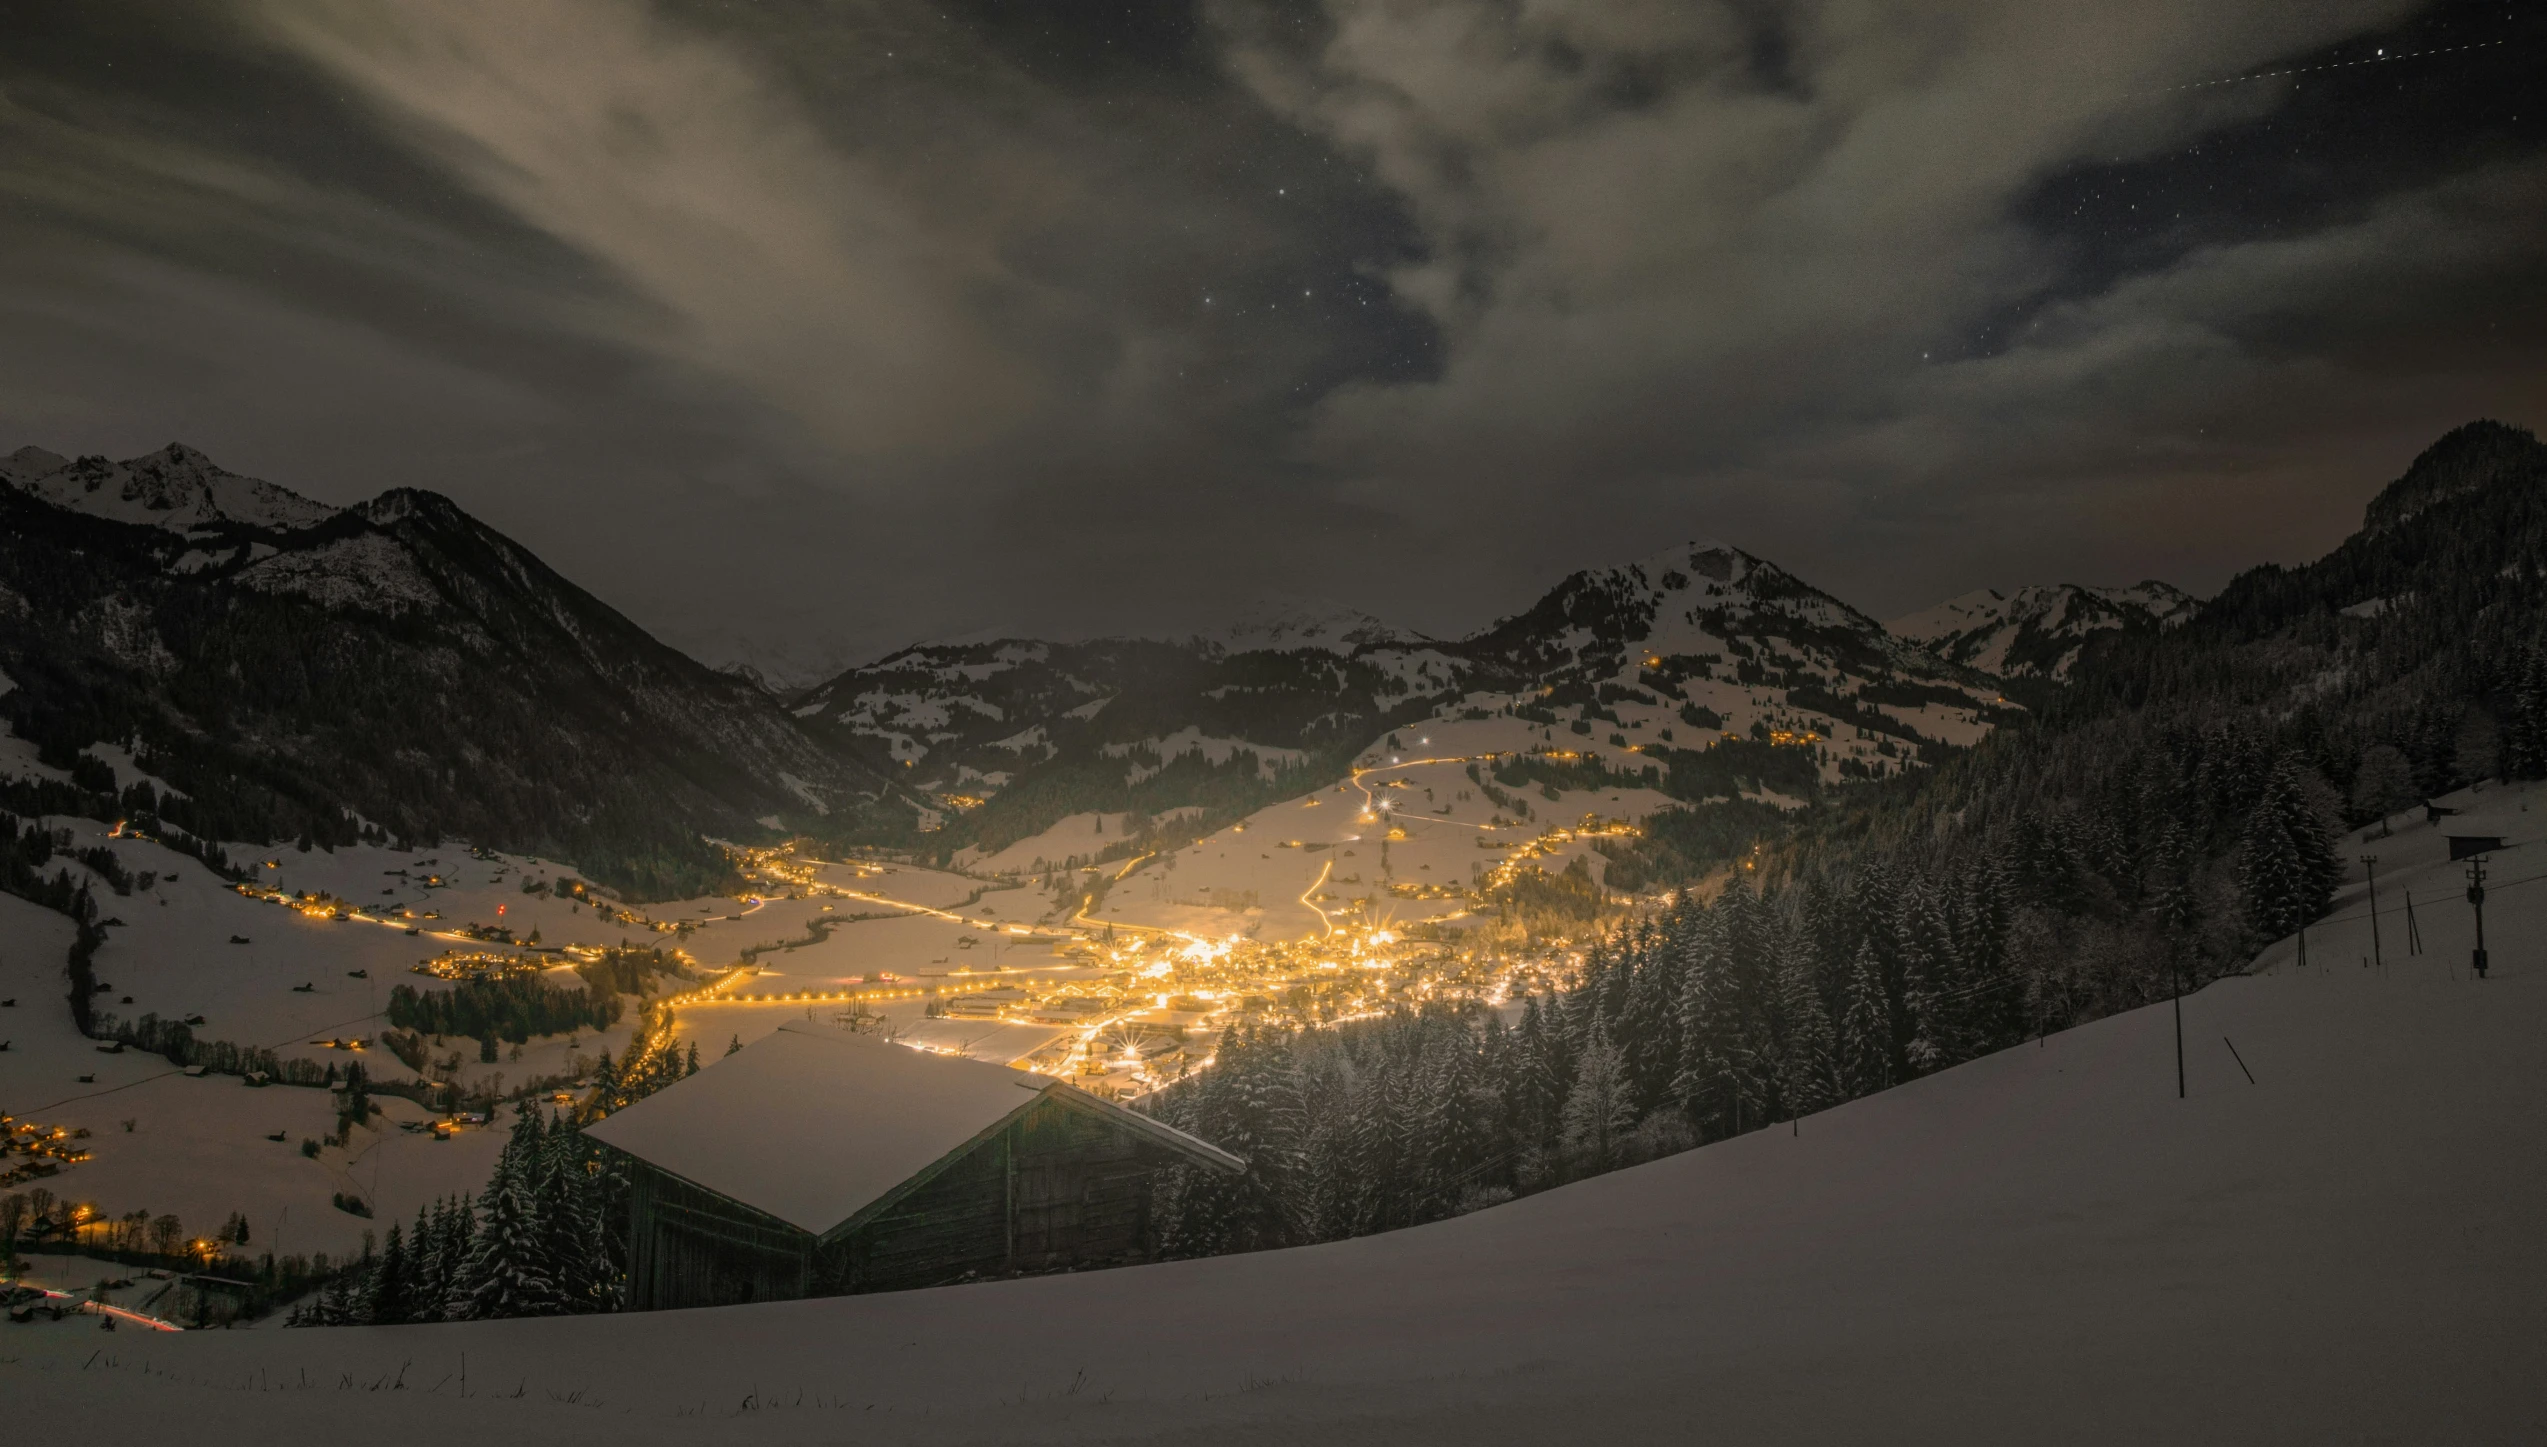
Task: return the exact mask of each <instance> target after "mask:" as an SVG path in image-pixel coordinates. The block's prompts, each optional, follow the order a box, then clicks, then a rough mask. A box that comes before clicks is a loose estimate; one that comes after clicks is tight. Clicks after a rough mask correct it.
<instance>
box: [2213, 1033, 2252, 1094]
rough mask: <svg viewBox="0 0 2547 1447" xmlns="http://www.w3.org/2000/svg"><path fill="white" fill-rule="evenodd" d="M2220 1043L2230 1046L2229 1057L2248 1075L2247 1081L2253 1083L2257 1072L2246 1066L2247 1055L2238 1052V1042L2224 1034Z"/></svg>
mask: <svg viewBox="0 0 2547 1447" xmlns="http://www.w3.org/2000/svg"><path fill="white" fill-rule="evenodd" d="M2220 1043H2221V1044H2223V1045H2226V1046H2227V1047H2229V1058H2230V1059H2231V1060H2234V1061H2236V1062H2237V1068H2238V1069H2239V1070H2240V1071H2241V1072H2243V1073H2244V1074H2245V1076H2246V1083H2247V1084H2249V1085H2253V1084H2254V1083H2255V1072H2254V1071H2252V1070H2248V1069H2247V1068H2246V1057H2245V1056H2243V1055H2240V1054H2238V1053H2237V1042H2236V1041H2234V1040H2231V1039H2230V1038H2229V1037H2227V1036H2226V1035H2223V1036H2221V1037H2220Z"/></svg>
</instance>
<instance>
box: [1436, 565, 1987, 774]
mask: <svg viewBox="0 0 2547 1447" xmlns="http://www.w3.org/2000/svg"><path fill="white" fill-rule="evenodd" d="M1460 648H1461V650H1462V652H1463V653H1464V654H1465V656H1466V657H1468V658H1469V659H1471V660H1473V661H1474V663H1475V665H1476V666H1477V667H1478V669H1479V670H1480V671H1481V673H1482V674H1485V675H1488V676H1492V675H1500V676H1501V677H1502V678H1503V679H1504V680H1506V682H1507V684H1508V685H1509V684H1518V685H1519V686H1521V687H1522V688H1524V689H1525V690H1527V689H1531V688H1535V690H1536V692H1537V693H1538V695H1539V697H1538V699H1537V700H1535V701H1531V702H1525V703H1521V704H1518V705H1516V707H1515V709H1514V711H1515V713H1516V714H1518V715H1520V716H1523V717H1532V716H1537V715H1540V714H1544V713H1554V714H1556V715H1557V716H1558V717H1560V718H1562V719H1564V721H1565V722H1567V724H1568V726H1569V727H1570V728H1571V730H1572V731H1573V732H1575V733H1577V734H1590V735H1595V736H1598V735H1599V734H1602V733H1609V735H1610V738H1611V740H1612V742H1614V743H1618V744H1622V745H1632V746H1634V747H1635V748H1636V750H1637V752H1640V753H1645V754H1650V755H1656V756H1659V757H1661V758H1664V759H1666V760H1669V761H1671V762H1672V763H1673V764H1674V766H1675V767H1681V766H1687V767H1689V768H1690V769H1692V770H1693V771H1694V772H1695V773H1696V774H1698V775H1699V776H1700V777H1707V776H1711V775H1713V774H1716V773H1719V772H1721V770H1720V769H1716V768H1709V767H1707V766H1706V765H1707V763H1708V762H1710V761H1707V760H1703V759H1702V758H1701V757H1699V756H1701V755H1707V754H1714V753H1716V752H1717V751H1718V749H1719V748H1720V746H1721V745H1722V744H1724V743H1727V742H1732V743H1737V744H1750V745H1769V746H1774V747H1782V748H1789V749H1792V750H1795V751H1796V752H1794V753H1793V754H1792V755H1791V756H1787V758H1786V766H1785V767H1784V768H1783V769H1781V770H1780V771H1779V776H1780V777H1781V778H1785V779H1789V780H1791V781H1793V783H1795V784H1796V785H1798V786H1800V787H1801V788H1802V789H1803V791H1804V792H1808V793H1809V792H1810V790H1811V788H1812V787H1813V786H1814V785H1816V784H1819V783H1826V782H1834V781H1837V780H1840V779H1846V778H1865V777H1878V776H1882V775H1885V774H1889V773H1894V772H1898V771H1899V770H1900V769H1901V768H1902V767H1904V766H1906V765H1907V764H1909V763H1912V762H1915V761H1917V760H1919V759H1921V758H1923V757H1925V756H1926V755H1927V753H1928V751H1929V748H1930V746H1932V745H1961V744H1969V743H1972V742H1974V741H1975V740H1977V739H1979V738H1980V737H1981V736H1982V735H1983V734H1985V733H1987V732H1988V731H1989V729H1990V727H1991V726H1992V723H1993V721H1994V720H1995V718H1996V717H1997V715H1998V713H1999V711H2000V710H2001V709H2002V708H2003V706H2004V701H2003V700H2001V699H2000V698H1999V696H1998V693H1997V690H1996V688H1995V687H1993V686H1992V685H1991V683H1990V681H1989V680H1988V679H1987V678H1985V677H1983V676H1982V675H1980V674H1978V673H1976V672H1974V671H1972V670H1969V669H1966V668H1963V667H1960V666H1958V665H1956V664H1954V663H1951V662H1946V661H1941V660H1940V659H1938V658H1937V657H1935V656H1934V655H1932V654H1930V653H1928V652H1927V651H1926V650H1923V649H1921V648H1918V647H1915V646H1912V645H1910V644H1907V643H1904V642H1903V641H1901V640H1900V639H1898V638H1895V637H1894V636H1893V635H1892V634H1890V633H1888V632H1886V631H1885V629H1884V627H1883V626H1882V625H1881V624H1879V623H1877V622H1876V621H1875V620H1874V619H1872V618H1870V617H1868V616H1866V615H1865V614H1864V613H1861V612H1859V611H1858V610H1856V609H1855V608H1852V607H1850V606H1848V605H1847V604H1845V603H1842V602H1841V601H1839V600H1838V599H1837V598H1834V597H1832V596H1831V595H1830V594H1828V593H1825V592H1823V591H1821V590H1820V589H1818V588H1815V587H1813V586H1812V585H1811V584H1808V583H1806V582H1804V581H1803V580H1802V579H1799V578H1797V577H1796V576H1795V575H1793V574H1792V573H1789V572H1787V571H1786V570H1785V569H1783V568H1780V567H1778V566H1777V565H1776V564H1774V563H1770V562H1766V561H1764V560H1762V559H1760V558H1756V557H1753V556H1752V555H1751V554H1749V553H1746V552H1743V551H1742V550H1741V549H1739V548H1734V547H1729V546H1727V545H1725V544H1723V543H1717V542H1695V543H1689V544H1685V545H1683V546H1680V547H1677V548H1672V549H1670V550H1667V551H1665V552H1661V553H1657V554H1655V555H1653V556H1651V557H1648V558H1645V559H1643V560H1641V561H1638V562H1634V563H1628V564H1624V565H1621V566H1618V567H1610V568H1597V569H1592V570H1589V571H1586V572H1581V573H1576V574H1574V575H1573V576H1571V577H1569V578H1567V579H1566V580H1565V581H1564V582H1562V583H1559V584H1558V585H1557V586H1556V587H1555V588H1554V589H1552V590H1551V591H1550V592H1549V593H1548V594H1547V595H1546V596H1545V597H1543V598H1541V599H1540V600H1539V602H1538V603H1537V604H1536V605H1535V606H1533V607H1532V608H1530V609H1529V610H1528V611H1527V612H1524V613H1522V614H1520V615H1518V616H1516V617H1513V618H1509V619H1506V620H1504V621H1503V622H1501V623H1498V624H1496V625H1495V626H1494V627H1492V628H1490V629H1488V630H1487V631H1485V632H1484V633H1481V634H1479V635H1477V636H1476V637H1474V638H1471V639H1468V640H1467V641H1466V642H1465V643H1463V644H1461V645H1460ZM1595 721H1601V722H1606V723H1607V724H1609V725H1610V726H1611V729H1612V730H1616V732H1614V733H1611V732H1610V731H1609V730H1599V729H1596V728H1595V727H1594V724H1595ZM1674 721H1677V723H1678V725H1679V727H1678V728H1677V729H1675V727H1674ZM1640 732H1641V738H1640V737H1631V736H1632V735H1638V734H1639V733H1640ZM1736 752H1739V751H1736ZM1713 762H1715V763H1719V764H1721V763H1725V762H1727V761H1726V760H1722V759H1719V760H1715V761H1713ZM1726 792H1730V791H1729V790H1728V791H1726Z"/></svg>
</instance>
